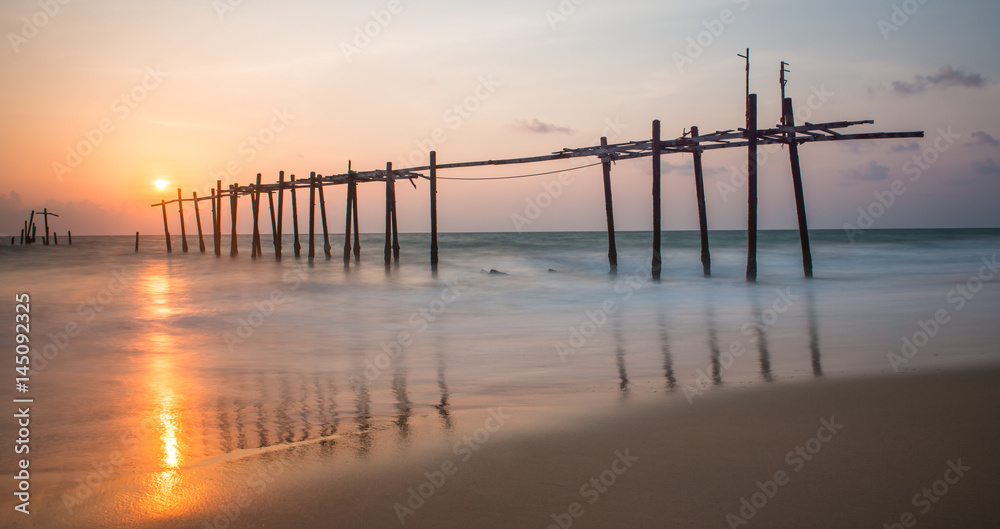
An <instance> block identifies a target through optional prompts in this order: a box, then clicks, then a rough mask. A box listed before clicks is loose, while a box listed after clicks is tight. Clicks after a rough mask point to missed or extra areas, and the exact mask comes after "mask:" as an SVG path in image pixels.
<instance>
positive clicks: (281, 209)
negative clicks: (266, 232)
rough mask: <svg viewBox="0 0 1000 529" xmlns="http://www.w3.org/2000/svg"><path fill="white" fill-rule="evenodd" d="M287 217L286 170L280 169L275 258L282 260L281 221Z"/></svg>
mask: <svg viewBox="0 0 1000 529" xmlns="http://www.w3.org/2000/svg"><path fill="white" fill-rule="evenodd" d="M284 217H285V172H284V171H278V219H277V221H278V233H277V235H276V236H275V237H276V239H275V246H274V258H275V259H277V260H279V261H280V260H281V237H282V235H281V234H282V233H283V232H282V231H281V227H282V226H281V222H282V219H283V218H284Z"/></svg>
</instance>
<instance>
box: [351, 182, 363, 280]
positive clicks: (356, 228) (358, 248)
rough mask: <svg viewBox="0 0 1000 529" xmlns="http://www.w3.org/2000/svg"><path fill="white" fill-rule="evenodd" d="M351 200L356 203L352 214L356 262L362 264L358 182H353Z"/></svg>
mask: <svg viewBox="0 0 1000 529" xmlns="http://www.w3.org/2000/svg"><path fill="white" fill-rule="evenodd" d="M351 200H352V201H354V205H353V207H352V208H351V211H352V212H353V213H351V214H352V215H353V216H354V262H355V263H360V262H361V229H360V227H359V226H360V225H359V223H358V182H357V181H353V182H351Z"/></svg>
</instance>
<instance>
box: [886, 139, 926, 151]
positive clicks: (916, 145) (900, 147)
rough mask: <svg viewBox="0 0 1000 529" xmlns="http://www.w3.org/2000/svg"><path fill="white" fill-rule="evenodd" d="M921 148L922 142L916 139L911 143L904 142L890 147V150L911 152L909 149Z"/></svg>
mask: <svg viewBox="0 0 1000 529" xmlns="http://www.w3.org/2000/svg"><path fill="white" fill-rule="evenodd" d="M919 150H920V144H919V143H917V142H915V141H911V142H910V143H904V144H902V145H893V146H892V147H889V152H909V151H919Z"/></svg>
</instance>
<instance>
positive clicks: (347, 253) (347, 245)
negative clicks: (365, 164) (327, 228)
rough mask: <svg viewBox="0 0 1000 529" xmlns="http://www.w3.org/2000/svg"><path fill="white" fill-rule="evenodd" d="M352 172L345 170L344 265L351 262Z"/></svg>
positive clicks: (348, 264)
mask: <svg viewBox="0 0 1000 529" xmlns="http://www.w3.org/2000/svg"><path fill="white" fill-rule="evenodd" d="M353 195H354V174H352V173H351V170H350V169H348V170H347V220H346V221H345V225H344V266H350V264H351V210H352V207H353V205H354V196H353Z"/></svg>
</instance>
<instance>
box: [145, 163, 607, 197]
mask: <svg viewBox="0 0 1000 529" xmlns="http://www.w3.org/2000/svg"><path fill="white" fill-rule="evenodd" d="M602 163H604V162H595V163H592V164H588V165H581V166H580V167H571V168H569V169H559V170H558V171H546V172H544V173H532V174H522V175H515V176H488V177H480V178H472V177H456V176H439V177H437V179H438V180H511V179H514V178H530V177H532V176H544V175H549V174H556V173H566V172H569V171H576V170H577V169H586V168H587V167H593V166H595V165H601V164H602ZM424 178H428V177H426V176H425V177H424ZM157 205H159V204H157Z"/></svg>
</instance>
